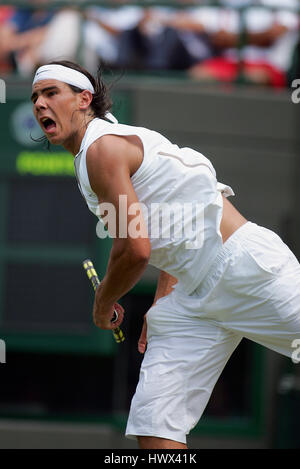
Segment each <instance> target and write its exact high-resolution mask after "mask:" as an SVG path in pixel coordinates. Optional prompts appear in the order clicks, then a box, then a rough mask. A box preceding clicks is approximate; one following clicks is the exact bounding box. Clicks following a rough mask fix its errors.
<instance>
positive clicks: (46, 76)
mask: <svg viewBox="0 0 300 469" xmlns="http://www.w3.org/2000/svg"><path fill="white" fill-rule="evenodd" d="M41 80H59V81H62V82H64V83H67V84H68V85H73V86H77V88H79V89H81V90H89V91H90V92H91V93H93V94H94V93H95V90H94V87H93V85H92V83H91V82H90V80H89V79H88V77H87V76H85V75H84V74H83V73H81V72H78V71H77V70H74V69H73V68H69V67H64V66H63V65H56V64H51V65H43V66H42V67H39V68H38V69H37V71H36V72H35V76H34V79H33V82H32V86H33V85H34V84H35V83H37V82H38V81H41ZM105 117H106V118H107V119H109V120H111V121H112V122H113V123H117V122H118V121H117V119H116V118H115V116H113V115H112V114H111V113H110V112H107V113H106V114H105Z"/></svg>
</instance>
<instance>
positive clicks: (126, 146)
mask: <svg viewBox="0 0 300 469" xmlns="http://www.w3.org/2000/svg"><path fill="white" fill-rule="evenodd" d="M134 158H135V148H134V146H133V145H132V144H131V143H130V141H128V140H127V139H126V138H123V137H117V136H114V135H106V136H104V137H102V138H100V139H98V140H97V141H96V142H95V143H94V144H93V145H91V147H90V148H89V150H88V152H87V170H88V175H89V180H90V184H91V187H92V189H93V191H94V192H95V193H96V194H97V196H98V200H99V203H103V202H105V203H109V204H111V206H112V207H114V208H115V215H116V237H115V238H114V239H113V246H112V249H111V252H110V257H109V262H108V266H107V271H106V274H105V276H104V278H103V280H102V282H101V285H100V286H99V287H98V289H97V291H96V295H95V302H94V310H93V315H94V322H95V324H96V325H97V326H99V327H101V328H103V329H111V328H113V326H112V325H111V322H110V320H111V317H112V314H113V307H114V304H115V303H116V302H117V301H118V300H119V298H121V297H122V296H123V295H125V294H126V293H127V292H128V291H129V290H130V289H131V288H132V287H133V286H134V285H135V284H136V283H137V282H138V280H139V279H140V278H141V276H142V274H143V272H144V270H145V268H146V266H147V264H148V261H149V257H150V252H151V245H150V241H149V238H148V236H147V232H146V228H145V223H144V221H143V218H142V212H141V213H140V214H139V218H140V219H141V220H142V221H141V226H140V231H139V237H136V234H134V235H132V234H131V231H130V229H129V225H130V223H131V222H132V221H133V219H134V218H135V217H136V216H137V213H135V214H134V215H129V213H128V209H129V207H130V206H132V204H137V205H136V207H137V206H138V204H139V201H138V198H137V195H136V193H135V191H134V188H133V186H132V183H131V179H130V176H131V170H132V161H133V160H134ZM120 195H122V196H126V199H125V200H126V207H125V210H126V212H127V213H126V214H124V213H122V216H121V217H120V211H121V207H120V206H119V200H120V199H119V196H120ZM123 211H124V209H123ZM124 215H126V216H124ZM120 219H122V220H124V221H125V223H126V226H122V227H121V229H122V231H123V234H122V236H123V235H124V230H125V232H126V237H121V233H120V231H119V226H118V225H119V223H118V221H119V220H120Z"/></svg>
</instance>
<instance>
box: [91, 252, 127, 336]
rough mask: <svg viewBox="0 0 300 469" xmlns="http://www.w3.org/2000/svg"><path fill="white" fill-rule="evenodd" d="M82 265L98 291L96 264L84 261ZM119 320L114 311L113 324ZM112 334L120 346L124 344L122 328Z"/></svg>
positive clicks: (98, 282) (98, 281)
mask: <svg viewBox="0 0 300 469" xmlns="http://www.w3.org/2000/svg"><path fill="white" fill-rule="evenodd" d="M82 265H83V268H84V270H85V271H86V273H87V276H88V278H89V279H90V281H91V283H92V285H93V288H94V291H96V289H97V287H98V285H100V280H99V277H98V275H97V272H96V270H95V267H94V264H93V263H92V261H91V260H90V259H86V260H85V261H83V263H82ZM117 319H118V312H117V311H116V310H114V316H113V318H112V322H116V320H117ZM112 333H113V336H114V338H115V341H116V342H117V343H118V344H120V343H121V342H124V340H125V337H124V334H123V332H122V330H121V329H120V327H116V329H113V330H112Z"/></svg>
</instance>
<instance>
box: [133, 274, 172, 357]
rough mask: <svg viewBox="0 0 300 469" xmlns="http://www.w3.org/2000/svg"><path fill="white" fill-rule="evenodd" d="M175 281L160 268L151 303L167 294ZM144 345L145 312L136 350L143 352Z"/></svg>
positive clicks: (145, 334)
mask: <svg viewBox="0 0 300 469" xmlns="http://www.w3.org/2000/svg"><path fill="white" fill-rule="evenodd" d="M176 283H177V279H176V278H175V277H173V276H172V275H170V274H168V273H167V272H164V271H163V270H161V271H160V274H159V277H158V282H157V287H156V292H155V297H154V301H153V305H155V303H156V302H157V300H158V299H159V298H162V297H163V296H166V295H169V293H171V291H172V289H173V286H174V285H175V284H176ZM146 345H147V314H145V316H144V322H143V327H142V332H141V335H140V338H139V341H138V351H139V352H140V353H144V352H145V350H146Z"/></svg>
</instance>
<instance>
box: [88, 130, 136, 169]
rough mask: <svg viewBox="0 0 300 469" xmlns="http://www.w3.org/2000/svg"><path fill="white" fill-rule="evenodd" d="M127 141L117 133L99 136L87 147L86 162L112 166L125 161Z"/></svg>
mask: <svg viewBox="0 0 300 469" xmlns="http://www.w3.org/2000/svg"><path fill="white" fill-rule="evenodd" d="M126 151H127V143H126V141H125V140H124V138H122V137H121V136H119V135H114V134H107V135H103V136H101V137H99V138H98V139H97V140H95V141H94V142H93V143H92V144H91V145H90V146H89V148H88V150H87V153H86V157H87V162H90V163H94V164H97V165H99V166H107V165H109V166H113V165H115V164H121V163H123V164H124V163H125V162H126Z"/></svg>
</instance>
